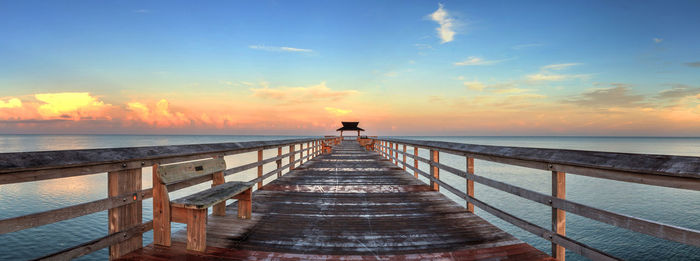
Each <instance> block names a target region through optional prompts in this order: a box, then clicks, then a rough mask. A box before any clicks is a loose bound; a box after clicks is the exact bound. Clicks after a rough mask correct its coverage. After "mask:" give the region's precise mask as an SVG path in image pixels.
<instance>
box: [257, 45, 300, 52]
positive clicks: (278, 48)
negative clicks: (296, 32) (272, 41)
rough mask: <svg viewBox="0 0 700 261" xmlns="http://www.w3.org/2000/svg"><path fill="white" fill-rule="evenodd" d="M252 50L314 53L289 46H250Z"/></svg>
mask: <svg viewBox="0 0 700 261" xmlns="http://www.w3.org/2000/svg"><path fill="white" fill-rule="evenodd" d="M248 47H249V48H250V49H255V50H262V51H269V52H296V53H310V52H313V50H311V49H302V48H294V47H287V46H265V45H250V46H248Z"/></svg>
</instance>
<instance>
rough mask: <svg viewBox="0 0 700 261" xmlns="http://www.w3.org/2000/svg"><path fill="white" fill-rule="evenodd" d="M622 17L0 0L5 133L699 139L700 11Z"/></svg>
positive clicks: (634, 8)
mask: <svg viewBox="0 0 700 261" xmlns="http://www.w3.org/2000/svg"><path fill="white" fill-rule="evenodd" d="M609 5H615V6H609ZM628 5H629V6H616V3H609V2H598V3H595V4H594V3H590V2H561V3H559V2H547V3H544V2H542V3H532V2H530V3H527V4H526V3H516V2H510V3H508V4H505V5H503V4H491V3H466V2H427V1H419V2H413V3H403V2H348V3H340V2H330V3H323V4H319V3H304V2H302V3H297V2H294V3H293V2H285V1H283V2H266V1H261V2H245V3H241V2H220V3H208V4H207V5H203V4H196V3H187V2H182V3H171V2H157V1H156V2H146V3H144V2H139V1H119V2H101V3H97V2H84V3H83V4H78V3H75V4H67V5H66V4H59V3H56V2H53V1H38V2H34V1H13V2H7V3H5V4H3V7H2V8H0V16H1V17H3V20H5V22H3V23H1V24H0V33H2V39H3V40H2V41H0V133H133V134H139V133H148V134H289V135H321V134H332V133H334V130H335V128H337V127H338V126H339V122H340V121H341V120H346V121H350V120H357V121H361V125H362V126H363V128H365V129H366V130H367V131H368V132H367V134H369V135H611V136H614V135H651V136H697V135H698V133H700V44H699V43H700V34H698V33H697V28H700V19H697V17H696V15H697V14H696V11H697V10H700V6H698V3H696V2H683V3H675V4H672V5H671V4H666V3H664V2H644V3H636V2H632V3H629V4H628ZM685 5H687V6H685ZM592 6H604V7H605V8H595V7H592ZM535 11H536V13H537V15H532V13H533V12H535ZM28 14H32V15H28ZM298 14H304V15H298ZM620 16H624V19H623V18H620Z"/></svg>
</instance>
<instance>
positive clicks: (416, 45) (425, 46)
mask: <svg viewBox="0 0 700 261" xmlns="http://www.w3.org/2000/svg"><path fill="white" fill-rule="evenodd" d="M413 46H415V47H416V48H418V49H421V50H422V49H433V46H432V45H429V44H420V43H417V44H413Z"/></svg>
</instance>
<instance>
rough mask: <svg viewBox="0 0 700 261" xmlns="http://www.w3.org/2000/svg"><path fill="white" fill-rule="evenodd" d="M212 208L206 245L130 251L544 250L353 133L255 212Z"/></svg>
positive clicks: (449, 256) (319, 254) (414, 254)
mask: <svg viewBox="0 0 700 261" xmlns="http://www.w3.org/2000/svg"><path fill="white" fill-rule="evenodd" d="M227 213H228V215H227V216H225V217H218V216H209V221H208V226H207V246H208V247H207V251H206V252H204V253H200V252H193V251H187V250H186V249H185V244H184V242H185V241H186V232H185V231H179V232H177V233H175V234H174V235H173V241H174V243H173V245H172V246H171V247H162V246H154V245H148V246H146V247H144V248H142V249H139V250H137V251H134V252H132V253H130V254H129V255H127V256H125V257H124V258H123V260H172V259H181V260H184V259H186V260H198V259H216V260H241V259H249V260H260V259H272V260H276V259H285V260H313V259H332V260H388V259H391V260H394V259H397V260H418V259H422V260H424V259H442V260H445V259H446V260H482V259H488V260H543V259H551V257H549V256H548V255H547V254H545V253H543V252H541V251H539V250H537V249H535V248H534V247H532V246H530V245H528V244H526V243H524V242H522V241H520V240H518V239H516V238H515V237H513V236H512V235H510V234H508V233H506V232H504V231H502V230H500V229H498V228H497V227H495V226H494V225H491V224H490V223H488V222H486V221H485V220H483V219H481V218H479V217H478V216H476V215H474V214H472V213H468V212H467V211H466V210H465V209H464V207H462V206H459V205H458V204H457V203H455V202H453V201H451V200H450V199H448V198H447V197H445V196H444V195H442V194H441V193H439V192H435V191H431V190H430V187H429V186H428V185H426V184H424V183H422V182H420V181H418V180H417V179H415V178H414V177H413V175H410V174H408V173H406V172H405V171H403V170H402V169H400V168H397V167H396V166H395V165H393V164H391V163H390V162H389V161H387V160H385V159H383V158H382V157H380V156H379V155H378V154H377V153H374V152H367V151H365V150H363V149H362V148H361V147H360V146H359V144H357V143H356V142H348V141H345V142H343V143H342V144H341V145H339V146H336V147H335V148H334V151H333V153H332V154H329V155H321V156H318V157H316V158H314V159H313V160H311V161H309V162H307V163H305V164H303V165H302V166H300V167H298V168H296V169H295V170H293V171H292V172H290V173H288V174H286V175H284V176H282V177H281V178H279V179H277V180H275V181H273V182H271V183H269V184H267V185H265V186H264V187H263V188H262V190H258V191H257V192H255V193H254V196H253V217H252V219H250V220H241V219H238V218H237V217H236V204H235V203H234V204H232V205H229V206H228V207H227Z"/></svg>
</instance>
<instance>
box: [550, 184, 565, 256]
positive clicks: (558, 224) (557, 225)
mask: <svg viewBox="0 0 700 261" xmlns="http://www.w3.org/2000/svg"><path fill="white" fill-rule="evenodd" d="M552 196H553V197H557V198H560V199H565V198H566V173H564V172H559V171H552ZM552 231H554V233H557V234H558V235H562V236H565V235H566V212H564V210H561V209H558V208H552ZM552 257H554V258H555V259H557V260H560V261H564V259H565V257H566V250H565V249H564V247H562V246H560V245H557V244H555V243H552Z"/></svg>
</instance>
